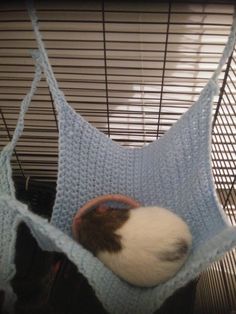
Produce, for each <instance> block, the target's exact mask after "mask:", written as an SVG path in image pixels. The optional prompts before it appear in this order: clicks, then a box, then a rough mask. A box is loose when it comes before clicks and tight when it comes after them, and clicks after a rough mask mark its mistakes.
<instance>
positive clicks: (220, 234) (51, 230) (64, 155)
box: [0, 4, 236, 314]
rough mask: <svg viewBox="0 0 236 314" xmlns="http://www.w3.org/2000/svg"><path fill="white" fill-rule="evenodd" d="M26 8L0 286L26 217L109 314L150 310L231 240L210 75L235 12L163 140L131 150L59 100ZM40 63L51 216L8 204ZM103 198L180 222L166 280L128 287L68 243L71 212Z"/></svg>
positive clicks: (1, 169)
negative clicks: (46, 92)
mask: <svg viewBox="0 0 236 314" xmlns="http://www.w3.org/2000/svg"><path fill="white" fill-rule="evenodd" d="M29 14H30V17H31V21H32V25H33V29H34V32H35V35H36V40H37V44H38V51H37V52H35V53H34V58H35V61H36V70H35V77H34V80H33V82H32V86H31V89H30V92H29V93H28V94H27V95H26V97H25V98H24V100H23V102H22V104H21V111H20V115H19V120H18V123H17V126H16V129H15V133H14V135H13V138H12V141H11V142H10V143H9V144H8V145H7V146H6V147H5V148H4V149H3V151H2V152H1V154H0V235H1V236H0V286H1V287H2V288H3V289H6V290H7V291H8V292H9V293H8V300H12V298H11V293H12V292H11V289H10V288H9V282H10V280H11V278H12V277H13V276H14V274H15V266H14V250H15V249H14V245H15V238H16V228H17V225H18V224H19V223H20V221H24V222H25V223H26V224H27V225H28V227H29V228H30V230H31V232H32V234H33V235H34V237H35V238H36V240H37V242H38V244H39V245H40V247H41V248H42V249H45V250H49V251H58V252H64V253H65V254H66V255H67V257H68V258H69V259H70V260H71V261H72V262H73V263H74V264H75V265H76V266H77V268H78V270H79V271H80V272H81V273H82V274H83V275H84V276H85V277H86V278H87V279H88V281H89V283H90V285H91V286H92V287H93V289H94V291H95V293H96V295H97V296H98V298H99V299H100V301H101V302H102V303H103V305H104V307H105V308H106V309H107V311H108V312H110V313H114V314H120V313H122V314H126V313H127V314H130V313H137V314H148V313H153V312H154V311H155V310H156V309H158V308H159V307H160V306H161V305H162V303H163V302H164V301H165V300H166V298H168V297H169V296H170V295H171V294H172V293H173V292H174V291H175V290H177V289H178V288H180V287H182V286H184V285H185V284H187V283H188V282H189V281H190V280H191V279H193V278H195V277H196V276H197V275H198V274H199V273H200V272H201V271H203V270H204V269H205V268H206V267H207V266H209V264H210V263H212V262H213V261H215V260H217V259H219V258H220V257H221V256H223V255H224V253H225V252H227V251H228V250H230V249H231V248H233V247H235V246H236V228H235V227H232V226H231V225H230V224H229V223H228V220H227V218H226V216H225V214H224V212H223V209H222V208H221V205H220V204H219V202H218V200H217V195H216V191H215V187H214V183H213V177H212V169H211V154H210V153H211V120H212V102H213V97H214V96H215V95H217V93H218V82H217V77H218V75H219V73H220V71H221V69H222V67H223V65H224V64H225V62H226V60H227V59H228V57H229V56H230V54H231V52H232V50H233V47H234V43H235V32H236V17H235V16H234V21H233V25H232V29H231V33H230V35H229V39H228V42H227V44H226V47H225V50H224V52H223V55H222V58H221V60H220V62H219V66H218V68H217V70H216V71H215V73H214V74H213V76H212V78H211V79H210V80H209V81H208V83H207V84H206V86H205V87H204V88H203V90H202V92H201V94H200V96H199V98H198V100H197V101H196V102H195V103H194V104H193V105H192V107H191V108H190V109H189V110H188V111H187V112H186V113H185V114H184V115H183V116H182V117H181V118H180V119H179V120H178V121H177V123H176V124H174V125H173V126H172V128H171V129H170V130H169V131H168V132H167V133H166V134H165V135H164V136H163V137H162V138H160V139H159V140H157V141H154V142H153V143H151V144H149V145H148V146H145V147H143V148H132V149H131V148H124V147H122V146H120V145H119V144H117V143H116V142H114V141H112V140H111V139H110V138H108V137H107V136H106V135H104V134H103V133H101V132H100V131H98V130H97V129H96V128H94V127H93V126H92V125H91V124H90V123H88V122H87V121H85V119H83V118H82V117H81V116H80V115H79V114H78V113H76V112H75V111H74V110H73V108H72V107H71V106H70V105H69V104H68V103H67V101H66V99H65V97H64V95H63V93H62V92H61V91H60V89H59V87H58V84H57V81H56V78H55V76H54V74H53V71H52V68H51V66H50V62H49V60H48V56H47V52H46V50H45V47H44V44H43V41H42V37H41V34H40V32H39V28H38V21H37V17H36V12H35V10H34V8H33V7H32V5H31V4H30V5H29ZM41 69H42V70H43V72H44V75H45V77H46V80H47V83H48V85H49V88H50V91H51V93H52V96H53V99H54V103H55V105H56V108H57V112H58V122H59V166H58V178H57V194H56V199H55V204H54V208H53V214H52V219H51V222H48V221H47V220H45V219H43V218H41V217H39V216H37V215H36V214H33V213H32V212H30V211H29V210H28V208H27V206H26V205H25V204H22V203H21V202H19V201H17V200H16V198H15V192H14V185H13V181H12V170H11V166H10V159H11V156H12V153H13V149H14V147H15V145H16V142H17V139H18V138H19V136H20V135H21V133H22V132H23V128H24V114H25V112H26V110H27V108H28V106H29V104H30V101H31V98H32V96H33V94H34V93H35V91H36V87H37V83H38V82H39V80H40V78H41ZM166 191H168V192H170V191H171V193H166ZM105 194H125V195H129V196H130V197H132V198H134V199H136V200H137V201H138V202H140V203H141V204H143V205H144V206H152V205H157V206H161V207H165V208H169V209H171V210H172V211H173V212H175V213H176V214H177V215H179V216H180V217H182V218H183V219H184V220H185V221H186V222H187V224H188V226H189V227H190V230H191V233H192V236H193V246H192V250H191V253H190V256H189V258H188V260H187V262H186V263H185V265H184V266H183V267H182V268H181V270H180V271H179V272H178V273H177V274H176V275H175V276H174V277H173V278H171V279H170V280H168V281H167V282H165V283H163V284H160V285H158V286H156V287H153V288H139V287H134V286H132V285H129V284H128V283H126V282H124V281H122V280H121V279H120V278H118V277H117V276H116V275H115V274H113V273H112V272H111V271H110V270H109V269H107V268H106V267H105V266H104V265H103V264H102V263H101V262H100V261H99V260H98V259H97V258H96V257H94V256H93V255H92V254H91V253H90V252H88V251H87V250H85V249H84V248H83V247H82V246H81V245H79V244H78V243H76V242H75V241H74V240H73V239H72V233H71V226H72V220H73V217H74V215H75V213H76V212H77V209H78V208H80V207H82V206H83V205H84V204H85V203H86V202H88V201H89V200H91V199H93V198H94V197H96V196H99V195H105Z"/></svg>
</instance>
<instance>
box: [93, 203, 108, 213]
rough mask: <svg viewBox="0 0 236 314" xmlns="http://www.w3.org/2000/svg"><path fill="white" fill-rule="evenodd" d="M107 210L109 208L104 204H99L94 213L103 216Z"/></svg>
mask: <svg viewBox="0 0 236 314" xmlns="http://www.w3.org/2000/svg"><path fill="white" fill-rule="evenodd" d="M108 210H109V206H107V205H106V204H101V205H99V206H98V207H97V208H96V212H97V213H100V214H103V213H106V212H107V211H108Z"/></svg>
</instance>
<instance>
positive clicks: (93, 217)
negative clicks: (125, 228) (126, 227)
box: [75, 204, 130, 255]
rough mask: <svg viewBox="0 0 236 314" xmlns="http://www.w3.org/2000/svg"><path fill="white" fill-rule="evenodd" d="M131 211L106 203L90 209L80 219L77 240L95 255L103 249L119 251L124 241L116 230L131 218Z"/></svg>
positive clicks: (76, 232)
mask: <svg viewBox="0 0 236 314" xmlns="http://www.w3.org/2000/svg"><path fill="white" fill-rule="evenodd" d="M129 212H130V210H129V209H117V208H112V207H108V206H107V205H105V204H101V205H99V206H98V207H97V208H95V209H91V210H89V211H88V212H86V213H84V214H83V215H81V217H80V218H79V220H78V223H77V230H76V231H75V234H76V236H75V238H76V240H77V241H78V242H79V243H80V244H81V245H82V246H83V247H84V248H86V249H87V250H89V251H91V252H92V253H93V254H94V255H97V254H98V253H99V252H101V251H107V252H110V253H112V252H119V251H120V250H121V249H122V242H121V236H120V235H118V234H116V230H117V229H119V228H120V227H121V226H122V225H123V224H124V223H125V222H126V221H127V220H128V219H129Z"/></svg>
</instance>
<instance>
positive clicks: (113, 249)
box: [73, 204, 192, 287]
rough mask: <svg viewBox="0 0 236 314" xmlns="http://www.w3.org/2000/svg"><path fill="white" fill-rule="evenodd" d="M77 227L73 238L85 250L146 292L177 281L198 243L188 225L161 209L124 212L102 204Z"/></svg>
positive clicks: (82, 218) (84, 217)
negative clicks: (193, 247)
mask: <svg viewBox="0 0 236 314" xmlns="http://www.w3.org/2000/svg"><path fill="white" fill-rule="evenodd" d="M76 226H77V228H76ZM76 226H75V227H74V228H73V234H74V237H75V239H77V240H78V242H79V243H80V244H81V245H82V246H84V247H85V248H86V249H88V250H89V251H91V252H92V253H93V254H94V255H95V256H97V257H98V259H100V260H101V261H102V262H103V263H104V265H106V266H107V267H108V268H110V269H111V270H112V271H113V272H114V273H115V274H116V275H118V276H119V277H120V278H122V279H123V280H125V281H127V282H129V283H130V284H132V285H136V286H140V287H152V286H155V285H158V284H160V283H163V282H165V281H167V280H168V279H170V278H171V277H172V276H174V275H175V274H176V273H177V271H178V270H179V269H180V268H181V267H182V266H183V264H184V262H185V261H186V259H187V257H188V253H189V250H190V247H191V243H192V236H191V233H190V230H189V228H188V226H187V224H186V223H185V222H184V221H183V220H182V219H181V218H180V217H178V216H177V215H175V214H174V213H172V212H171V211H170V210H167V209H164V208H160V207H155V206H152V207H138V208H135V209H118V208H112V207H109V206H107V205H105V204H100V205H99V206H98V207H97V208H95V209H92V210H90V211H87V212H85V213H84V214H83V215H81V216H80V217H79V223H78V220H77V225H76Z"/></svg>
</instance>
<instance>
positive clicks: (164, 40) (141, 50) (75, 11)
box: [0, 1, 236, 314]
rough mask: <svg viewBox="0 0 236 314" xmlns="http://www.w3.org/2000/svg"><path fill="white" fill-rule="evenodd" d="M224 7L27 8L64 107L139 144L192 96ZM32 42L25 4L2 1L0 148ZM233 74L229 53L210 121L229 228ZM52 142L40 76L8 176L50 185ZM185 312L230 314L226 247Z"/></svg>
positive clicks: (235, 57)
mask: <svg viewBox="0 0 236 314" xmlns="http://www.w3.org/2000/svg"><path fill="white" fill-rule="evenodd" d="M232 3H233V1H208V2H203V1H188V2H186V3H185V2H183V1H169V2H166V1H158V3H156V2H151V1H143V2H142V1H140V2H138V3H136V4H133V3H132V2H130V3H129V2H126V3H123V2H119V3H118V2H110V1H107V2H101V1H93V2H92V1H91V2H86V3H83V4H82V3H74V2H66V3H65V2H58V3H57V4H56V5H55V4H53V3H51V4H50V3H47V2H37V3H36V6H37V12H38V15H39V20H40V28H41V30H42V33H43V36H44V42H45V45H46V47H47V50H48V54H49V58H50V61H51V63H52V66H53V69H54V72H55V75H56V77H57V79H58V82H59V86H60V87H61V89H62V90H63V92H64V93H65V95H66V97H67V99H68V101H69V103H70V104H71V106H73V108H74V109H75V110H76V111H77V112H79V113H80V114H81V115H82V116H83V117H84V118H85V119H87V120H88V121H89V122H91V123H92V124H93V125H94V126H95V127H97V128H98V129H100V130H101V131H102V132H104V133H106V134H107V136H109V137H111V138H112V139H113V140H115V141H117V142H119V143H120V144H121V145H125V146H128V147H139V146H143V145H147V144H148V143H150V142H152V141H153V140H155V139H156V138H160V137H161V136H163V134H165V133H166V132H167V131H168V129H169V128H170V127H171V125H172V124H173V123H175V121H177V120H178V119H179V117H180V116H181V115H182V114H183V113H184V112H185V111H186V110H187V109H188V108H189V107H190V106H191V105H192V103H193V102H194V101H195V100H196V99H197V97H198V95H199V93H200V91H201V89H202V87H203V86H204V85H205V83H206V82H207V80H208V78H209V77H210V76H211V74H212V72H213V71H214V69H215V68H216V66H217V62H218V61H219V58H220V55H221V53H222V50H223V48H224V45H225V42H226V40H227V35H228V33H229V29H230V26H231V22H232V12H233V6H232ZM35 47H36V44H35V40H34V35H33V32H32V30H31V24H30V22H29V18H28V16H27V13H26V9H25V7H24V5H23V4H21V3H14V4H8V3H5V4H1V5H0V56H1V61H0V148H1V147H3V146H4V145H5V144H6V143H7V141H8V140H9V139H10V138H11V136H12V134H13V130H14V127H15V124H16V119H17V115H18V113H19V104H20V100H21V99H22V98H23V96H24V95H25V93H26V92H27V90H28V88H29V85H30V82H31V80H32V76H33V63H32V60H31V58H30V55H29V50H30V49H33V48H35ZM235 78H236V54H235V51H234V53H233V54H232V56H231V57H230V59H229V60H228V63H227V65H226V67H225V68H224V71H223V73H222V74H221V76H220V83H221V90H220V95H219V97H217V98H216V99H215V102H214V116H213V121H212V123H213V129H212V130H213V132H212V167H213V175H214V179H215V185H216V189H217V192H218V195H219V199H220V201H221V203H222V206H223V208H224V210H225V212H226V214H227V216H228V217H229V220H230V222H231V223H232V224H236V209H235V206H236V192H235V178H236V172H235V169H236V155H235V147H236V146H235V144H236V106H235V97H236V83H235V82H236V80H235ZM57 139H58V125H57V118H56V111H55V108H54V104H53V102H52V97H51V95H50V92H49V90H48V88H47V85H46V83H45V80H43V81H42V82H41V84H40V87H39V89H38V93H37V95H36V96H35V97H34V99H33V102H32V105H31V108H30V109H29V112H28V113H27V115H26V122H25V131H24V134H23V136H22V138H21V139H20V141H19V143H18V145H17V147H16V149H15V155H14V158H13V160H12V165H13V170H14V176H15V177H16V178H20V177H23V178H24V179H26V178H27V177H31V178H33V179H34V180H36V181H45V180H46V181H52V182H55V180H56V174H57V155H58V148H57ZM188 309H189V308H188ZM186 311H187V310H186ZM194 311H195V314H199V313H219V314H224V313H227V314H228V313H233V311H236V255H235V250H234V251H231V252H229V253H228V254H227V255H226V256H225V258H224V259H222V260H221V261H220V262H218V263H214V264H213V265H212V266H211V267H210V268H209V269H208V270H206V271H205V272H204V273H203V274H202V275H201V276H200V279H199V281H198V285H197V293H196V300H195V310H194ZM186 313H187V312H186ZM188 313H189V312H188Z"/></svg>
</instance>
